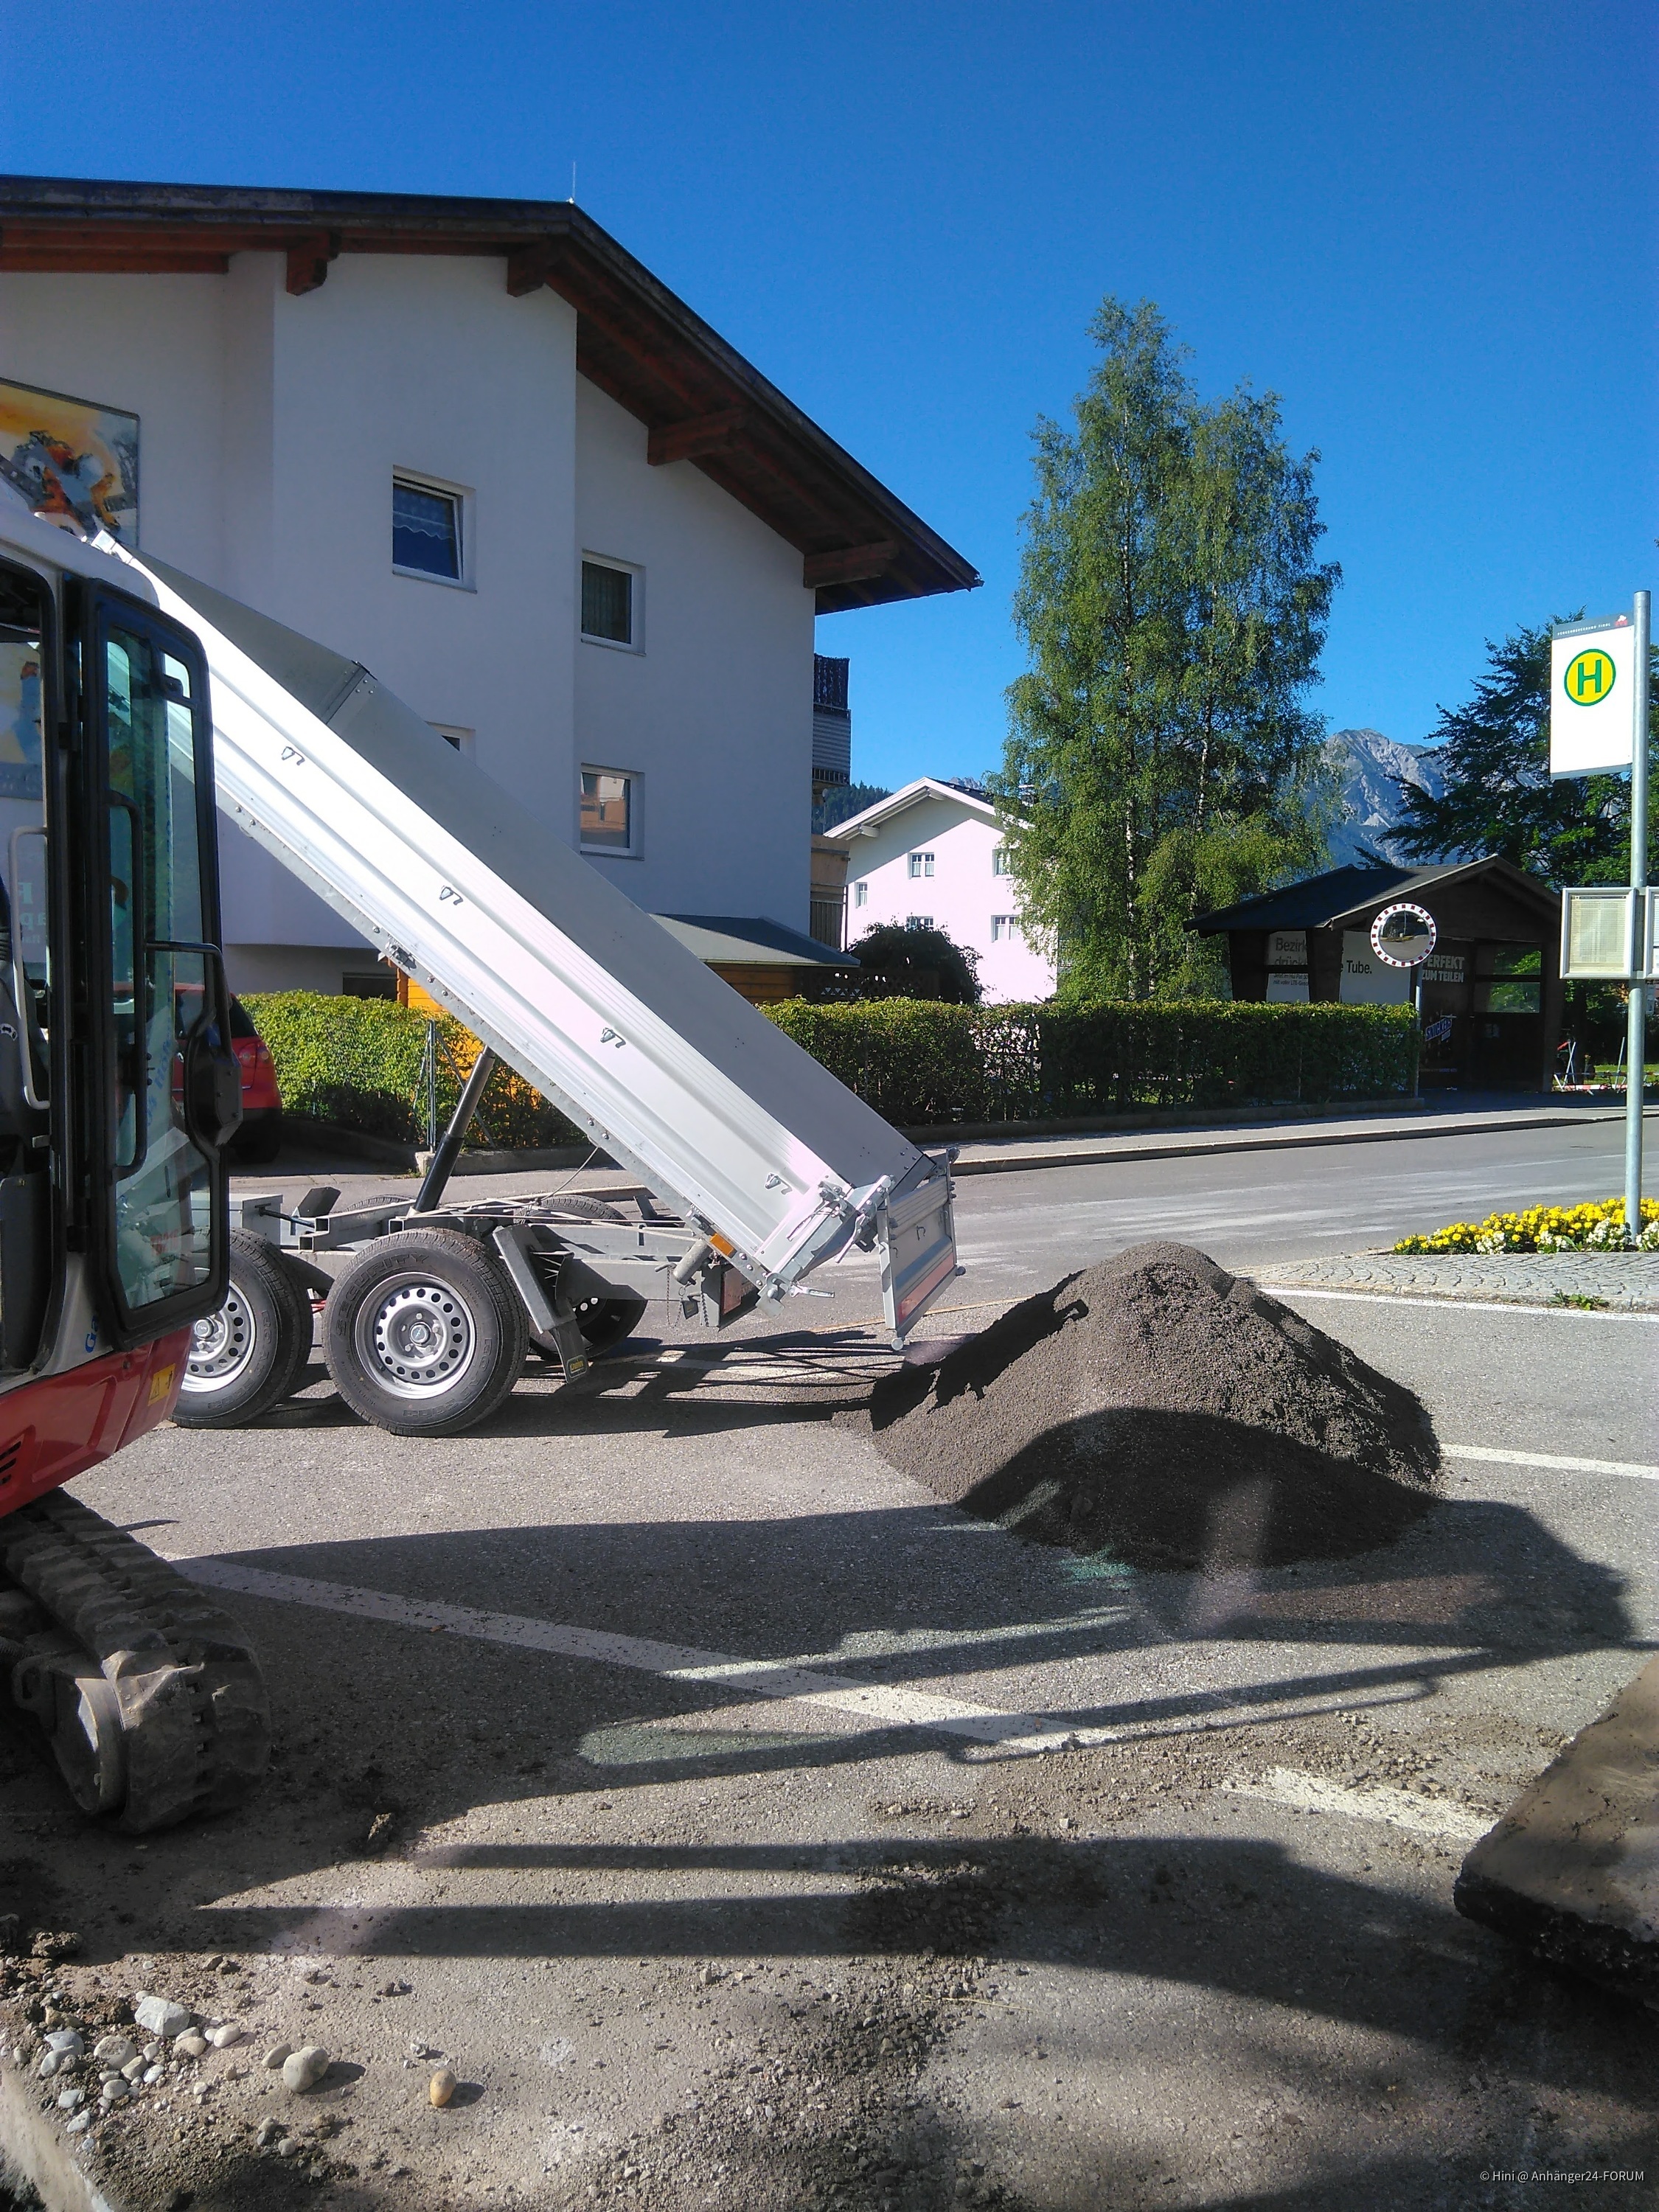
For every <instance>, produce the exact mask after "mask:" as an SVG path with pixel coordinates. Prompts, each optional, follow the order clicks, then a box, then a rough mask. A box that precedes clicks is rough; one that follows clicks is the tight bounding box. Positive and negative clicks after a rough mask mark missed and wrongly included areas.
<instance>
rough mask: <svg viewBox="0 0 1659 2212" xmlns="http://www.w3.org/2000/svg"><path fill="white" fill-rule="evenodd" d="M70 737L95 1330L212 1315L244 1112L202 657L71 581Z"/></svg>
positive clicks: (139, 615) (116, 600)
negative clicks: (75, 614) (74, 732)
mask: <svg viewBox="0 0 1659 2212" xmlns="http://www.w3.org/2000/svg"><path fill="white" fill-rule="evenodd" d="M81 602H82V603H81V607H80V617H81V618H80V621H79V623H78V625H77V627H78V629H79V633H80V654H79V661H80V678H81V694H82V696H81V709H82V711H81V714H80V717H79V720H80V729H81V742H80V743H79V744H76V746H75V747H74V748H73V750H71V752H70V759H69V763H68V765H69V775H68V779H67V783H68V789H67V793H66V796H67V799H68V813H69V817H70V823H71V825H72V834H71V838H70V841H69V846H68V849H67V850H66V851H63V852H62V853H61V854H60V857H61V858H62V860H64V863H65V864H66V872H67V875H68V881H67V883H66V884H65V886H64V889H65V890H66V892H67V894H68V903H69V905H70V910H71V913H72V914H73V915H75V918H76V920H77V921H78V923H79V928H78V931H77V936H78V939H79V943H80V945H81V946H82V950H83V957H84V960H85V968H86V972H85V975H84V978H83V981H84V987H85V991H86V1000H85V1003H86V1005H87V1006H88V1010H89V1012H90V1013H91V1016H92V1018H90V1019H88V1021H87V1022H86V1024H85V1028H84V1033H83V1035H82V1036H81V1038H80V1039H79V1042H80V1043H81V1045H82V1048H83V1049H84V1053H85V1065H86V1069H87V1076H88V1079H87V1080H86V1081H85V1082H84V1083H83V1084H82V1083H74V1084H72V1090H73V1093H74V1094H75V1096H76V1104H77V1105H78V1108H79V1119H80V1122H81V1129H80V1134H81V1136H82V1142H83V1145H84V1149H85V1152H86V1156H87V1158H88V1164H89V1166H90V1169H91V1173H90V1175H89V1177H88V1196H89V1199H90V1209H89V1213H88V1220H87V1231H88V1253H89V1255H90V1258H91V1261H92V1263H93V1267H94V1273H95V1276H96V1279H97V1281H98V1285H99V1289H100V1291H101V1294H102V1295H101V1299H100V1304H102V1307H103V1310H104V1314H105V1316H106V1320H107V1322H108V1325H109V1329H110V1334H111V1336H112V1339H113V1340H114V1342H115V1344H116V1345H117V1346H118V1347H120V1348H123V1349H125V1348H126V1347H128V1346H133V1345H137V1344H143V1343H146V1342H149V1341H150V1340H153V1339H154V1338H155V1337H158V1336H161V1335H163V1334H167V1332H168V1331H169V1330H172V1329H176V1328H179V1327H180V1326H182V1325H185V1324H187V1323H190V1322H195V1321H197V1320H198V1319H200V1318H201V1317H202V1316H204V1315H207V1314H210V1313H212V1312H214V1311H215V1310H216V1309H217V1308H218V1307H219V1306H220V1305H221V1304H222V1302H223V1300H224V1297H225V1292H226V1288H227V1283H228V1252H229V1223H228V1205H227V1188H226V1170H225V1166H224V1160H223V1150H224V1146H226V1144H227V1143H228V1140H229V1139H230V1138H231V1136H232V1135H233V1134H234V1132H235V1130H236V1127H237V1125H238V1123H239V1122H240V1119H241V1079H240V1069H239V1067H238V1065H237V1061H236V1057H235V1053H234V1048H233V1046H232V1043H231V1030H230V993H229V989H228V985H227V982H226V978H225V965H224V956H223V953H222V950H221V948H220V945H219V895H218V894H219V886H218V873H217V857H218V843H217V838H216V827H215V811H214V796H213V750H212V746H213V734H212V722H211V720H210V714H209V711H208V678H207V667H206V664H205V661H204V659H203V656H202V653H201V650H200V648H199V647H198V646H197V641H196V640H195V639H194V638H193V637H192V636H191V635H190V633H189V632H188V631H186V630H184V629H180V628H179V626H178V625H177V624H176V623H171V622H169V621H168V620H167V619H166V618H165V617H162V616H161V615H158V614H157V613H156V612H155V611H154V610H153V609H151V608H148V607H144V606H142V605H139V604H137V602H135V601H133V600H131V599H126V598H125V597H124V596H121V595H119V594H117V593H114V592H109V591H106V590H104V589H102V588H99V587H95V586H94V587H83V588H82V593H81Z"/></svg>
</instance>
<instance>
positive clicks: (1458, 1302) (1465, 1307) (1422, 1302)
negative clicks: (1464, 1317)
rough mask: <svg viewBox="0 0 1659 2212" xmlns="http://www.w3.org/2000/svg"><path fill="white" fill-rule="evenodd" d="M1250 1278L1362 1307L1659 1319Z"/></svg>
mask: <svg viewBox="0 0 1659 2212" xmlns="http://www.w3.org/2000/svg"><path fill="white" fill-rule="evenodd" d="M1249 1280H1250V1281H1251V1282H1253V1283H1254V1284H1255V1286H1256V1288H1257V1290H1259V1291H1272V1292H1273V1295H1274V1296H1275V1297H1281V1298H1347V1299H1349V1300H1350V1301H1351V1302H1352V1304H1355V1305H1361V1306H1449V1307H1455V1310H1457V1311H1458V1312H1459V1313H1501V1314H1547V1315H1548V1316H1549V1317H1550V1319H1551V1320H1552V1321H1559V1320H1560V1319H1561V1318H1562V1317H1563V1316H1571V1318H1572V1319H1574V1320H1575V1321H1645V1322H1659V1313H1647V1312H1642V1311H1637V1310H1632V1309H1631V1308H1629V1307H1627V1306H1625V1307H1621V1306H1609V1307H1606V1308H1602V1309H1595V1308H1590V1307H1587V1306H1539V1305H1528V1304H1527V1303H1526V1302H1525V1300H1524V1299H1522V1298H1492V1299H1481V1298H1443V1297H1436V1296H1435V1294H1434V1293H1433V1292H1432V1291H1328V1290H1324V1289H1322V1287H1321V1286H1320V1285H1319V1284H1317V1283H1278V1282H1275V1281H1274V1280H1273V1277H1272V1276H1271V1275H1251V1276H1250V1277H1249Z"/></svg>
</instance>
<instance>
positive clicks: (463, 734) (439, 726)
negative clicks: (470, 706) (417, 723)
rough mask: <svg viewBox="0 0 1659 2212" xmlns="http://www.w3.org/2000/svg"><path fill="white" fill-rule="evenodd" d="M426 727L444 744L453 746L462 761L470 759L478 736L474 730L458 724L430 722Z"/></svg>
mask: <svg viewBox="0 0 1659 2212" xmlns="http://www.w3.org/2000/svg"><path fill="white" fill-rule="evenodd" d="M427 726H428V729H434V730H435V731H436V732H438V735H439V736H440V737H441V738H442V739H443V740H444V742H445V744H450V745H453V747H454V748H455V750H456V751H457V752H458V753H459V755H460V757H461V758H462V759H463V760H471V757H472V746H473V743H474V740H475V739H476V738H477V734H478V733H477V731H476V730H469V729H468V728H466V726H465V724H463V723H460V722H430V723H428V725H427Z"/></svg>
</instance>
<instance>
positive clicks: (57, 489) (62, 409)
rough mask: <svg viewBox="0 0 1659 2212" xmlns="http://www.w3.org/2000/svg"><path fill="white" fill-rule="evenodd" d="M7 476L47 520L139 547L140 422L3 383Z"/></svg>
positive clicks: (2, 472)
mask: <svg viewBox="0 0 1659 2212" xmlns="http://www.w3.org/2000/svg"><path fill="white" fill-rule="evenodd" d="M0 476H3V477H5V478H6V479H7V481H8V482H9V483H14V484H15V485H16V487H17V489H18V490H19V491H21V493H22V495H23V496H24V498H25V499H26V500H27V501H28V503H29V505H30V506H31V507H33V509H34V511H35V513H37V514H39V515H41V516H44V518H45V519H46V521H48V522H59V523H62V524H63V525H64V527H65V528H66V529H76V528H78V529H82V530H85V531H87V532H92V531H96V530H106V531H108V532H109V534H110V536H111V537H112V538H119V539H120V541H121V543H122V544H124V545H131V546H135V547H136V546H137V543H138V417H137V416H136V415H128V414H125V413H124V412H123V411H122V410H121V409H120V408H118V407H100V405H99V404H98V403H97V402H96V401H95V400H92V399H71V398H69V397H68V396H67V395H66V394H65V393H64V392H39V391H37V390H36V389H35V388H34V386H33V385H28V384H8V383H6V382H4V381H3V380H0Z"/></svg>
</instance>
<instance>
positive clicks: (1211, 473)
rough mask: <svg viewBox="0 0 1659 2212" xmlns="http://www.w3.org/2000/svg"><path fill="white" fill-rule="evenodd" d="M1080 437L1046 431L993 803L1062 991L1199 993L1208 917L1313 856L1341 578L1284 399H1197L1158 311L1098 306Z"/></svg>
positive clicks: (1145, 306) (1042, 429)
mask: <svg viewBox="0 0 1659 2212" xmlns="http://www.w3.org/2000/svg"><path fill="white" fill-rule="evenodd" d="M1090 335H1091V337H1093V338H1094V340H1095V341H1096V343H1097V345H1098V346H1099V348H1100V358H1099V361H1098V362H1097V366H1096V368H1095V370H1094V373H1093V374H1092V376H1091V379H1090V381H1089V385H1088V387H1087V389H1086V390H1085V392H1082V393H1081V394H1080V395H1079V398H1078V399H1077V401H1076V402H1075V405H1074V416H1075V427H1074V428H1071V429H1068V428H1066V427H1065V426H1063V425H1062V424H1060V423H1058V422H1053V421H1050V420H1048V419H1047V418H1044V419H1042V420H1041V421H1039V422H1038V424H1037V428H1036V432H1035V434H1034V435H1035V442H1036V496H1035V498H1034V499H1033V501H1032V503H1031V506H1030V508H1029V509H1028V511H1027V513H1026V515H1025V518H1024V541H1025V542H1024V549H1023V553H1022V560H1021V570H1020V581H1019V586H1018V591H1017V592H1016V594H1015V599H1014V620H1015V623H1016V626H1017V628H1018V630H1019V633H1020V635H1021V637H1022V638H1023V640H1024V642H1025V645H1026V647H1027V648H1028V651H1029V653H1030V668H1029V669H1028V671H1027V672H1026V673H1025V674H1024V676H1022V677H1020V678H1018V681H1017V682H1016V683H1015V684H1013V685H1012V687H1011V689H1010V692H1009V708H1010V714H1009V732H1008V737H1007V741H1006V747H1005V751H1004V757H1003V766H1002V772H1001V774H1000V775H999V776H997V777H996V778H994V779H993V781H992V793H993V796H994V798H995V799H996V800H997V802H998V805H999V808H1000V811H1001V813H1002V815H1003V817H1004V823H1005V828H1006V842H1007V845H1008V849H1009V855H1010V866H1011V870H1012V874H1013V875H1014V877H1015V879H1016V881H1017V883H1018V886H1019V890H1020V894H1021V903H1022V908H1023V911H1024V915H1026V917H1027V920H1028V922H1029V923H1030V924H1032V925H1034V926H1035V927H1036V928H1037V929H1038V930H1039V931H1040V932H1042V933H1044V934H1045V935H1047V936H1048V937H1049V938H1050V939H1051V940H1053V941H1054V944H1055V945H1056V946H1057V949H1058V951H1059V954H1060V966H1061V974H1062V979H1063V980H1062V986H1061V987H1062V990H1063V991H1064V993H1065V994H1066V995H1067V996H1070V997H1073V998H1077V997H1100V996H1109V997H1127V998H1137V999H1138V998H1147V997H1154V996H1164V997H1169V996H1173V995H1179V994H1182V993H1183V992H1186V991H1189V990H1191V989H1193V988H1194V986H1195V984H1198V985H1201V984H1202V983H1203V982H1204V981H1206V975H1207V970H1206V966H1205V962H1204V956H1203V954H1202V953H1201V952H1200V951H1197V950H1196V949H1195V947H1194V940H1193V939H1191V938H1190V937H1189V936H1188V929H1187V926H1188V923H1190V921H1192V919H1193V916H1194V914H1196V913H1199V912H1200V911H1202V910H1203V909H1204V908H1206V907H1208V906H1210V905H1212V904H1215V903H1221V902H1225V900H1226V899H1228V898H1232V897H1238V896H1244V895H1245V894H1246V893H1248V892H1249V891H1251V890H1261V889H1265V888H1267V886H1268V885H1269V884H1272V883H1274V882H1276V881H1281V880H1283V879H1284V878H1285V876H1287V875H1289V874H1291V873H1293V872H1297V871H1298V870H1303V869H1306V868H1307V867H1310V866H1314V865H1316V863H1317V861H1318V860H1319V859H1320V857H1321V856H1322V852H1323V849H1324V836H1323V832H1324V823H1325V821H1326V819H1327V818H1328V813H1327V804H1328V802H1327V799H1326V795H1325V793H1324V789H1323V784H1322V769H1321V768H1320V765H1319V762H1318V745H1319V740H1320V738H1321V736H1322V724H1321V722H1320V721H1319V720H1318V718H1317V717H1316V716H1315V715H1313V714H1310V713H1309V712H1308V711H1307V710H1306V708H1304V705H1303V703H1302V698H1303V693H1304V690H1306V688H1307V686H1308V685H1309V684H1311V683H1313V682H1315V681H1316V680H1317V662H1318V656H1319V651H1320V647H1321V646H1322V643H1323V641H1324V625H1325V621H1326V617H1327V615H1328V610H1329V606H1330V599H1331V594H1332V592H1333V591H1334V589H1335V587H1336V586H1337V584H1338V583H1339V582H1340V574H1341V572H1340V569H1339V568H1336V566H1335V565H1334V564H1326V565H1321V564H1319V563H1317V562H1316V561H1315V560H1314V558H1313V556H1314V551H1315V549H1316V545H1317V544H1318V541H1319V539H1320V538H1321V537H1322V535H1323V526H1322V523H1321V522H1320V521H1319V519H1318V512H1317V502H1316V499H1315V496H1314V492H1313V468H1314V464H1315V463H1316V460H1317V459H1318V458H1319V457H1318V455H1317V454H1316V453H1307V454H1304V456H1303V457H1302V458H1301V459H1297V458H1296V457H1295V456H1294V455H1293V454H1291V452H1290V451H1289V449H1288V448H1287V447H1286V446H1285V441H1284V439H1283V437H1282V435H1281V434H1280V422H1279V408H1278V403H1277V400H1276V399H1275V398H1274V397H1273V394H1272V393H1271V392H1267V393H1264V394H1261V395H1259V396H1258V395H1257V394H1255V393H1253V392H1250V391H1249V389H1248V387H1243V386H1241V387H1240V389H1239V390H1237V392H1233V393H1231V395H1229V396H1228V397H1227V398H1224V399H1222V400H1220V401H1218V402H1216V403H1206V402H1204V401H1202V400H1200V398H1199V397H1198V395H1197V393H1196V392H1195V391H1194V387H1193V385H1192V382H1191V380H1190V379H1189V378H1188V374H1187V372H1186V369H1185V367H1184V362H1185V359H1186V352H1185V349H1184V348H1182V347H1180V346H1178V345H1177V344H1176V343H1175V341H1174V339H1173V337H1172V336H1171V334H1170V329H1169V326H1168V325H1167V324H1166V323H1165V322H1164V318H1163V317H1162V315H1161V314H1160V313H1158V309H1157V307H1154V306H1153V305H1152V303H1151V302H1150V301H1142V302H1141V303H1140V305H1139V307H1135V308H1133V309H1130V308H1128V307H1124V306H1123V305H1122V304H1121V302H1120V301H1116V300H1113V299H1108V300H1106V301H1104V302H1103V305H1102V307H1101V309H1100V312H1099V313H1098V314H1097V317H1096V318H1095V319H1094V321H1093V323H1092V324H1091V326H1090Z"/></svg>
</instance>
